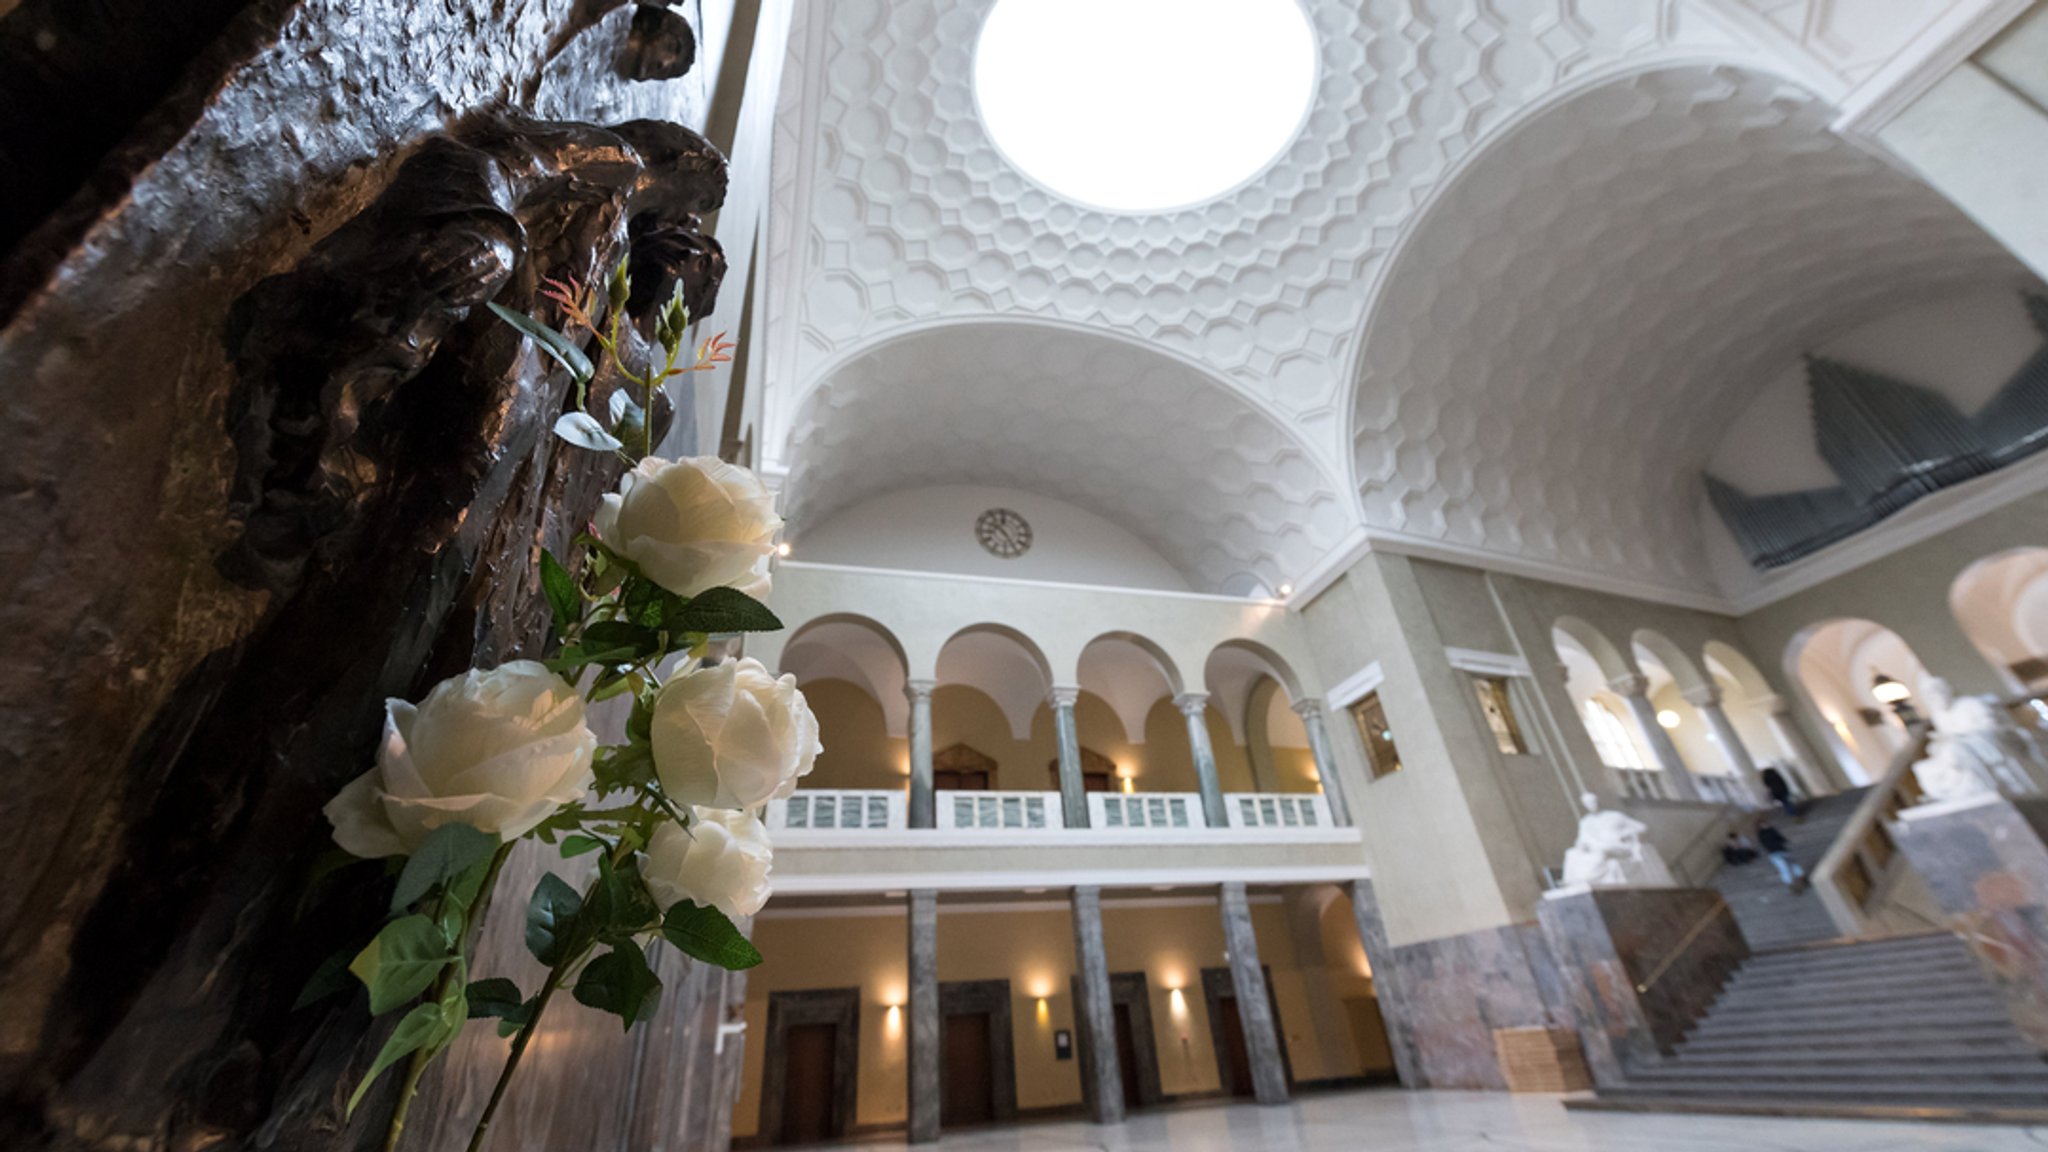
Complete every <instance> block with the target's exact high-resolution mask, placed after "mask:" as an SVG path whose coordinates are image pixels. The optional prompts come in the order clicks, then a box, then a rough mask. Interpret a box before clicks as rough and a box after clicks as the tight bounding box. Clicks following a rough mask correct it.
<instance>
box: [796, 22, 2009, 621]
mask: <svg viewBox="0 0 2048 1152" xmlns="http://www.w3.org/2000/svg"><path fill="white" fill-rule="evenodd" d="M991 5H992V0H835V2H834V3H832V4H829V5H801V6H799V9H798V12H797V15H796V26H795V28H794V30H793V35H792V40H791V47H790V59H789V62H788V68H787V70H786V72H785V82H784V86H783V92H782V103H781V106H780V108H779V110H778V114H777V142H776V155H775V171H774V180H775V185H776V187H775V194H776V211H775V214H774V218H773V221H772V225H771V234H770V238H769V249H768V260H769V266H768V267H769V273H768V284H769V288H768V295H767V297H766V307H767V325H766V331H768V332H769V333H771V334H773V343H772V344H770V345H769V346H768V347H767V348H766V349H765V354H766V355H767V357H768V374H767V378H768V380H769V381H770V383H769V385H768V386H767V388H766V389H765V390H764V394H763V411H762V423H763V427H762V437H761V442H762V456H763V461H764V463H765V464H766V465H767V466H768V467H769V468H770V469H771V470H772V469H790V470H791V476H790V483H789V492H790V496H789V500H790V503H791V507H792V511H793V514H795V515H798V516H799V517H801V516H805V515H808V516H812V517H818V516H823V515H828V514H829V513H830V512H831V511H832V510H833V509H835V508H837V507H841V506H844V505H845V504H846V503H847V502H848V501H849V500H850V499H851V498H853V495H854V494H855V493H859V494H862V495H874V494H879V493H880V492H883V491H887V490H890V489H891V488H892V487H902V486H908V485H910V484H913V483H918V484H930V483H1003V484H1009V485H1013V486H1016V487H1019V488H1026V489H1030V490H1034V491H1042V492H1045V493H1047V494H1049V495H1057V496H1060V497H1062V498H1065V499H1070V500H1073V501H1074V502H1075V503H1077V504H1081V505H1082V506H1083V507H1087V508H1090V509H1091V510H1093V511H1096V512H1098V513H1101V514H1103V515H1107V516H1110V517H1111V518H1112V519H1115V520H1117V521H1118V522H1119V523H1120V524H1123V525H1124V526H1125V527H1128V528H1130V529H1131V530H1132V531H1134V532H1137V533H1139V534H1140V535H1142V536H1145V537H1146V538H1147V539H1148V540H1149V541H1150V542H1152V543H1153V544H1154V545H1155V546H1156V547H1157V548H1158V549H1159V550H1160V551H1161V552H1162V553H1163V554H1165V555H1167V556H1168V557H1169V558H1172V559H1174V560H1175V562H1176V563H1178V564H1180V565H1182V567H1183V568H1184V570H1185V571H1187V572H1188V573H1189V575H1190V577H1191V579H1194V580H1195V582H1196V584H1197V585H1198V586H1201V587H1206V588H1209V589H1212V590H1213V589H1221V588H1224V587H1234V586H1242V584H1243V578H1244V577H1245V576H1246V575H1247V574H1250V575H1255V576H1256V577H1257V579H1258V580H1259V581H1260V582H1261V583H1263V584H1264V585H1265V586H1266V587H1269V588H1278V587H1280V586H1281V585H1283V584H1288V583H1300V582H1302V581H1304V579H1305V578H1307V577H1308V576H1309V575H1310V574H1311V573H1313V572H1314V571H1315V570H1316V569H1317V567H1318V565H1322V564H1327V563H1328V562H1330V561H1331V560H1334V559H1335V558H1336V557H1337V555H1338V554H1340V553H1341V552H1342V550H1343V549H1345V548H1347V547H1350V546H1352V545H1355V544H1356V543H1357V542H1358V541H1359V540H1360V539H1366V538H1376V539H1379V540H1382V541H1390V542H1393V543H1394V544H1395V545H1396V546H1426V547H1432V548H1435V549H1437V550H1438V551H1441V552H1448V553H1451V554H1455V555H1461V556H1470V557H1473V558H1475V559H1478V560H1480V561H1481V562H1490V561H1495V560H1501V561H1514V562H1517V563H1520V564H1521V565H1522V566H1523V567H1525V568H1532V569H1535V570H1539V571H1542V572H1547V573H1552V574H1556V575H1558V576H1560V577H1562V578H1566V579H1578V580H1582V581H1584V582H1594V583H1598V584H1602V585H1604V586H1609V587H1616V588H1622V589H1626V590H1629V591H1634V592H1638V593H1641V594H1646V595H1651V596H1657V597H1660V598H1675V599H1684V600H1688V601H1692V602H1713V601H1718V600H1719V598H1720V593H1719V590H1718V589H1716V588H1715V586H1714V585H1713V582H1712V580H1711V578H1710V577H1709V576H1708V574H1707V571H1706V565H1705V564H1704V563H1703V562H1702V560H1701V559H1700V555H1701V545H1700V542H1699V541H1700V527H1699V521H1698V508H1697V507H1696V506H1695V504H1694V502H1693V501H1692V500H1691V498H1690V497H1686V498H1681V497H1682V496H1684V495H1685V494H1686V493H1688V492H1692V491H1694V490H1695V488H1696V486H1697V485H1698V483H1699V480H1698V467H1699V464H1700V462H1701V461H1703V460H1704V458H1705V453H1706V452H1707V451H1709V450H1710V449H1711V444H1708V443H1705V442H1703V439H1702V435H1701V432H1700V429H1699V427H1698V425H1699V424H1700V422H1702V421H1711V420H1713V419H1715V418H1717V417H1718V416H1720V415H1722V414H1725V413H1727V412H1730V411H1732V410H1733V409H1734V408H1735V407H1736V406H1739V404H1740V403H1741V402H1742V401H1743V400H1745V399H1747V397H1748V395H1749V394H1750V391H1751V390H1753V389H1754V388H1755V387H1757V386H1760V385H1761V384H1762V382H1763V378H1764V377H1765V376H1767V375H1768V374H1769V369H1770V368H1774V367H1776V364H1775V363H1773V364H1769V365H1766V364H1765V361H1766V360H1769V359H1770V358H1772V357H1784V356H1791V355H1795V354H1796V353H1797V352H1798V351H1799V348H1800V343H1801V342H1802V341H1804V340H1806V339H1809V338H1811V337H1813V336H1815V335H1816V334H1820V333H1823V332H1826V331H1831V330H1833V329H1834V328H1835V327H1846V326H1848V325H1850V324H1852V323H1854V322H1855V321H1857V320H1859V319H1863V318H1865V317H1866V316H1867V314H1868V313H1869V311H1870V310H1871V309H1874V308H1878V307H1885V306H1892V305H1895V304H1896V303H1897V302H1898V301H1899V300H1900V299H1901V298H1904V297H1910V296H1914V295H1916V294H1918V295H1925V294H1928V293H1933V292H1938V291H1941V290H1943V289H1944V288H1946V287H1948V286H1952V285H1955V284H1958V283H1965V282H1973V281H1982V280H1985V279H1987V278H1988V279H1998V278H2001V277H2002V278H2005V279H2007V280H2011V279H2015V278H2017V277H2018V276H2019V272H2018V267H2017V265H2016V264H2015V263H2014V262H2012V261H2010V260H2009V259H2008V258H2006V257H2005V256H2004V255H2003V254H2002V253H2001V252H2000V251H1999V250H1998V249H1997V248H1996V247H1995V246H1994V245H1993V244H1992V243H1991V242H1990V241H1989V240H1987V239H1985V238H1984V237H1982V235H1981V234H1979V233H1978V232H1977V231H1976V230H1975V229H1974V227H1973V226H1971V225H1969V224H1968V223H1967V222H1965V221H1964V220H1963V219H1962V218H1961V217H1960V216H1959V215H1958V214H1956V213H1955V212H1954V211H1953V210H1951V209H1949V208H1948V207H1947V206H1946V204H1945V202H1943V201H1941V200H1940V199H1939V198H1938V197H1936V196H1935V195H1934V194H1933V193H1931V192H1928V191H1926V190H1925V189H1924V188H1923V187H1922V186H1920V185H1919V184H1918V183H1917V182H1915V181H1913V180H1912V179H1910V178H1909V177H1907V176H1905V175H1903V174H1901V173H1899V172H1896V171H1894V170H1892V169H1891V168H1889V167H1887V166H1886V165H1884V164H1883V163H1881V162H1879V161H1878V160H1875V159H1873V158H1872V157H1870V156H1869V155H1868V154H1866V153H1865V152H1863V151H1862V150H1861V149H1859V148H1858V147H1857V146H1855V145H1853V144H1851V143H1849V142H1847V141H1846V140H1844V139H1842V138H1840V137H1838V136H1836V135H1833V134H1832V133H1830V132H1829V131H1828V124H1829V122H1830V110H1829V108H1828V107H1827V106H1826V105H1824V104H1822V103H1820V102H1819V100H1818V99H1817V98H1816V97H1813V96H1811V95H1808V94H1807V93H1805V92H1804V91H1802V90H1801V89H1798V88H1796V87H1794V86H1792V85H1791V84H1789V83H1786V82H1781V81H1775V80H1769V79H1765V78H1764V74H1763V72H1762V69H1764V68H1765V67H1767V65H1766V62H1765V58H1764V57H1763V56H1762V55H1761V53H1760V50H1758V49H1755V48H1752V47H1750V46H1749V45H1748V43H1747V42H1746V41H1745V40H1743V39H1741V38H1740V36H1739V35H1738V33H1737V31H1733V30H1732V29H1736V28H1738V26H1739V25H1740V23H1741V21H1740V20H1734V21H1731V20H1729V19H1726V18H1724V17H1725V12H1723V11H1722V10H1738V9H1739V10H1743V11H1747V9H1746V8H1744V6H1743V5H1742V4H1738V3H1736V2H1735V0H1697V2H1691V0H1689V2H1686V3H1681V2H1679V0H1654V2H1653V0H1530V2H1528V3H1519V2H1518V3H1514V4H1502V3H1493V2H1487V0H1445V2H1443V3H1436V4H1429V5H1418V4H1414V3H1411V2H1409V0H1304V3H1303V8H1304V9H1305V10H1306V11H1307V12H1308V14H1309V16H1310V18H1311V22H1312V24H1313V26H1314V29H1315V33H1316V38H1317V51H1318V54H1319V64H1320V72H1319V76H1318V79H1317V87H1316V92H1315V96H1314V98H1313V101H1312V104H1311V108H1310V111H1309V113H1308V116H1307V118H1306V121H1305V122H1304V125H1303V127H1302V130H1301V133H1300V135H1299V136H1298V137H1297V138H1296V139H1295V140H1294V142H1293V143H1292V144H1291V145H1289V146H1288V147H1287V148H1286V150H1285V151H1283V152H1282V153H1281V155H1280V156H1279V158H1278V159H1277V160H1276V161H1275V162H1274V163H1273V165H1272V166H1271V167H1270V168H1269V169H1268V170H1267V171H1266V172H1265V173H1264V174H1263V175H1261V176H1260V177H1258V178H1255V179H1254V180H1252V181H1251V182H1250V183H1249V184H1247V185H1245V186H1244V187H1242V188H1239V189H1237V190H1236V191H1234V192H1231V193H1228V194H1226V195H1224V196H1222V197H1221V198H1219V199H1216V200H1214V201H1212V202H1210V203H1207V204H1202V205H1197V206H1194V207H1191V208H1185V209H1179V210H1173V211H1166V212H1159V213H1151V214H1119V213H1112V212H1106V211H1102V210H1098V209H1093V208H1089V207H1084V206H1082V205H1079V204H1076V203H1072V202H1069V201H1066V200H1063V199H1061V198H1060V197H1058V196H1056V195H1054V194H1052V193H1050V192H1048V191H1046V190H1045V189H1044V188H1042V187H1041V186H1039V185H1038V184H1037V183H1035V182H1033V181H1032V180H1030V179H1028V178H1026V177H1025V176H1024V175H1023V174H1021V173H1020V172H1018V171H1017V170H1015V169H1014V168H1013V167H1012V166H1011V165H1010V164H1009V162H1008V161H1007V160H1005V159H1004V157H1003V155H1002V154H1001V153H1000V152H999V151H998V150H997V148H996V147H995V146H994V144H993V143H992V142H991V141H990V139H989V137H988V134H987V132H986V131H985V130H984V128H983V126H982V124H981V123H980V121H979V119H978V114H977V107H976V101H975V97H974V90H973V55H974V50H975V44H976V41H977V37H978V35H979V33H980V30H981V27H982V22H983V20H984V19H985V17H986V15H987V13H988V11H989V9H990V7H991ZM1703 62H1711V63H1716V64H1721V65H1724V67H1718V68H1717V67H1709V66H1703ZM1061 64H1062V62H1061V61H1060V60H1059V59H1056V58H1055V59H1048V60H1046V61H1045V69H1046V76H1047V83H1049V84H1056V83H1058V77H1059V71H1060V68H1061ZM997 320H999V321H1000V323H986V321H997ZM964 321H984V323H973V324H963V323H962V322H964ZM1020 331H1021V332H1022V333H1023V334H1019V332H1020ZM1091 332H1092V333H1103V334H1105V335H1104V336H1102V337H1094V338H1089V337H1085V336H1082V335H1077V334H1085V333H1091ZM1090 339H1094V340H1097V341H1099V342H1100V345H1101V346H1100V347H1096V346H1094V345H1089V347H1090V348H1091V351H1089V352H1087V353H1086V354H1083V355H1079V356H1078V357H1072V356H1070V357H1069V358H1068V359H1066V360H1063V361H1058V362H1057V364H1056V365H1055V364H1049V363H1047V361H1046V357H1047V355H1048V354H1058V355H1064V353H1060V352H1059V350H1061V349H1063V348H1065V347H1066V346H1068V345H1076V346H1080V345H1086V344H1088V341H1089V340H1090ZM984 340H986V341H990V342H991V343H985V342H982V341H984ZM1140 346H1150V348H1152V349H1156V350H1157V351H1156V352H1155V351H1144V350H1143V349H1142V348H1141V347H1140ZM1055 359H1056V360H1057V355H1055ZM1168 378H1172V379H1174V380H1176V381H1177V382H1176V383H1173V384H1170V385H1168V384H1163V383H1161V381H1163V380H1166V379H1168ZM1148 380H1149V381H1151V382H1152V383H1150V384H1146V383H1143V382H1144V381H1148ZM1188 403H1192V405H1193V406H1192V407H1191V408H1188V409H1187V410H1181V409H1180V408H1179V407H1176V406H1178V405H1183V404H1188ZM910 445H915V449H914V450H912V449H911V448H910V447H909V446H910ZM1212 457H1213V459H1214V460H1215V462H1216V463H1215V470H1216V471H1217V472H1218V473H1219V475H1217V476H1214V477H1211V476H1207V475H1205V474H1204V471H1203V467H1204V461H1205V460H1207V459H1210V458H1212ZM1184 458H1185V459H1184ZM1161 462H1166V463H1165V464H1164V465H1163V466H1162V464H1161ZM1332 493H1338V494H1341V496H1336V497H1333V496H1332ZM1233 582H1235V583H1233Z"/></svg>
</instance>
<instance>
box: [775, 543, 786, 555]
mask: <svg viewBox="0 0 2048 1152" xmlns="http://www.w3.org/2000/svg"><path fill="white" fill-rule="evenodd" d="M775 554H776V555H777V556H787V555H789V541H787V540H784V541H783V542H782V543H780V544H777V545H776V546H775Z"/></svg>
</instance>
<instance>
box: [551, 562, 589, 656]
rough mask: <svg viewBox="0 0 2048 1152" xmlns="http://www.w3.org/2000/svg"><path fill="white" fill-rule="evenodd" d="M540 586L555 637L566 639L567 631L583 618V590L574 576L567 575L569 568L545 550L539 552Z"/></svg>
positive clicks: (572, 628) (567, 637) (567, 636)
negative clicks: (546, 600) (545, 596)
mask: <svg viewBox="0 0 2048 1152" xmlns="http://www.w3.org/2000/svg"><path fill="white" fill-rule="evenodd" d="M540 587H541V591H542V592H544V593H545V594H546V595H547V598H548V611H549V612H551V613H553V615H554V618H555V638H556V639H558V640H562V641H567V640H568V639H569V633H570V632H571V631H573V630H574V629H575V627H576V625H577V624H578V623H580V622H581V621H582V619H583V592H582V590H580V589H579V588H577V587H576V578H575V577H574V576H571V575H569V569H568V568H566V567H564V566H563V565H562V562H561V561H560V560H557V559H555V554H554V553H553V552H549V551H546V550H542V552H541V554H540Z"/></svg>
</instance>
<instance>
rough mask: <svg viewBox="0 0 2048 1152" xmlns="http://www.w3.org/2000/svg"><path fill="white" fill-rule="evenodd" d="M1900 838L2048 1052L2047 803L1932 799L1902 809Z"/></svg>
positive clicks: (2017, 1018)
mask: <svg viewBox="0 0 2048 1152" xmlns="http://www.w3.org/2000/svg"><path fill="white" fill-rule="evenodd" d="M1892 837H1893V840H1894V841H1895V842H1896V843H1897V844H1898V846H1899V850H1900V851H1902V852H1904V853H1905V854H1906V859H1907V861H1908V862H1910V863H1911V864H1912V866H1913V868H1914V869H1915V870H1916V871H1918V872H1919V873H1920V877H1921V879H1922V880H1924V881H1926V884H1927V889H1928V891H1929V892H1931V893H1932V894H1933V896H1934V902H1935V904H1936V905H1937V906H1939V907H1940V909H1941V911H1942V914H1943V916H1944V917H1945V918H1946V919H1947V925H1946V926H1947V927H1948V928H1950V929H1953V930H1954V931H1956V932H1958V933H1960V934H1961V935H1962V937H1963V939H1964V941H1965V942H1966V943H1968V944H1969V946H1970V949H1971V951H1973V952H1975V953H1976V954H1977V959H1979V960H1980V961H1982V962H1983V964H1984V968H1985V970H1986V971H1987V972H1988V973H1989V974H1990V975H1991V977H1992V980H1993V982H1994V983H1995V984H1996V985H1997V986H1998V990H1999V993H2000V994H2001V995H2002V996H2003V997H2004V998H2005V1001H2006V1006H2007V1007H2008V1008H2009V1009H2011V1011H2012V1016H2013V1022H2014V1023H2016V1024H2018V1025H2019V1028H2020V1031H2021V1032H2023V1033H2025V1034H2026V1037H2027V1039H2028V1040H2030V1041H2032V1042H2033V1043H2034V1044H2035V1045H2036V1046H2037V1047H2040V1048H2042V1049H2044V1050H2048V799H2042V798H2039V797H2028V798H2024V799H2017V800H2014V799H2008V798H2006V797H2004V796H1998V795H1986V796H1976V797H1971V798H1969V799H1967V800H1952V801H1948V802H1945V803H1940V804H1924V805H1921V806H1920V807H1918V808H1908V809H1906V810H1905V811H1904V812H1902V813H1900V818H1899V821H1898V822H1897V823H1896V824H1894V825H1892Z"/></svg>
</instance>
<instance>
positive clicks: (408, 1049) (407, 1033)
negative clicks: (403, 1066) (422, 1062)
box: [348, 1004, 455, 1116]
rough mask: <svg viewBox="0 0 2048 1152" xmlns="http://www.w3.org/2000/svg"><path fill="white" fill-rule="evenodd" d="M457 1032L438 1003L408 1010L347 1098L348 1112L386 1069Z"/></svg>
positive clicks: (349, 1112)
mask: <svg viewBox="0 0 2048 1152" xmlns="http://www.w3.org/2000/svg"><path fill="white" fill-rule="evenodd" d="M454 1034H455V1029H454V1028H452V1027H449V1025H448V1021H447V1019H446V1017H445V1015H444V1014H443V1011H442V1007H441V1005H439V1004H422V1005H420V1006H419V1007H417V1008H414V1009H413V1010H412V1011H410V1012H407V1013H406V1014H405V1016H404V1017H403V1018H402V1019H400V1020H399V1022H398V1027H397V1029H395V1030H394V1031H393V1032H392V1033H391V1038H390V1039H389V1040H386V1041H385V1042H384V1047H383V1050H381V1051H379V1052H378V1053H377V1058H376V1059H375V1060H373V1061H371V1063H370V1070H369V1072H367V1073H365V1074H364V1076H363V1082H362V1083H361V1084H358V1085H356V1090H355V1094H354V1095H351V1096H350V1097H349V1098H348V1114H349V1115H351V1116H353V1115H355V1111H356V1105H358V1104H360V1103H362V1102H363V1093H365V1092H368V1091H369V1090H370V1085H371V1084H373V1083H375V1082H376V1080H377V1077H379V1076H382V1075H383V1074H384V1070H385V1069H386V1068H389V1067H391V1066H392V1065H393V1064H396V1063H398V1062H399V1061H400V1060H403V1059H404V1058H406V1057H407V1056H410V1055H412V1054H413V1053H414V1052H417V1051H419V1050H420V1049H422V1048H426V1049H437V1048H439V1047H440V1046H441V1045H442V1044H445V1043H447V1041H448V1038H449V1037H451V1036H453V1035H454Z"/></svg>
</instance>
